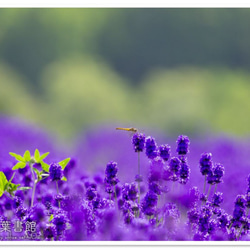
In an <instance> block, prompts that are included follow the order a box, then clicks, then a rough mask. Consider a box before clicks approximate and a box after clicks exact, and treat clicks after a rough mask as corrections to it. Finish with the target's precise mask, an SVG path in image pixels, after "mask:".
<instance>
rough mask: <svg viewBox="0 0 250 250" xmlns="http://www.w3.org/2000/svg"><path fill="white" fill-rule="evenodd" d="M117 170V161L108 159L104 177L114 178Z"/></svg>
mask: <svg viewBox="0 0 250 250" xmlns="http://www.w3.org/2000/svg"><path fill="white" fill-rule="evenodd" d="M117 172H118V167H117V163H116V162H114V161H110V162H109V163H108V164H107V166H106V171H105V174H106V177H107V178H108V179H112V178H115V177H116V174H117Z"/></svg>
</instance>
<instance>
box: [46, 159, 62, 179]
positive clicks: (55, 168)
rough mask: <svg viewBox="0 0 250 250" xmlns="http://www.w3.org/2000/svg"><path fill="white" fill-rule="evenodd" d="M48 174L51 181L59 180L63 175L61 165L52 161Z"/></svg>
mask: <svg viewBox="0 0 250 250" xmlns="http://www.w3.org/2000/svg"><path fill="white" fill-rule="evenodd" d="M49 175H50V178H51V180H52V181H59V180H61V179H62V177H63V170H62V167H61V166H60V165H59V164H57V163H52V164H51V165H50V168H49Z"/></svg>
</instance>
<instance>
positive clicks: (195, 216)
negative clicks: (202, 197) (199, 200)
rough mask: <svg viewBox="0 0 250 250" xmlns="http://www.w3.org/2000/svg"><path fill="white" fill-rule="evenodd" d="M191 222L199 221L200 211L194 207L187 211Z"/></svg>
mask: <svg viewBox="0 0 250 250" xmlns="http://www.w3.org/2000/svg"><path fill="white" fill-rule="evenodd" d="M187 216H188V220H189V223H198V221H199V211H198V210H197V209H196V208H193V209H191V210H189V211H188V212H187Z"/></svg>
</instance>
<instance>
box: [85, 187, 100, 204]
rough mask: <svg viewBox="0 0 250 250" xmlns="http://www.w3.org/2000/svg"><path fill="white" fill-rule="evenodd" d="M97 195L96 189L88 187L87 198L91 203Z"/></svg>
mask: <svg viewBox="0 0 250 250" xmlns="http://www.w3.org/2000/svg"><path fill="white" fill-rule="evenodd" d="M96 195H97V192H96V190H95V188H92V187H88V189H87V191H86V197H87V199H88V200H89V201H92V200H93V199H94V198H95V197H96Z"/></svg>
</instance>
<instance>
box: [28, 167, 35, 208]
mask: <svg viewBox="0 0 250 250" xmlns="http://www.w3.org/2000/svg"><path fill="white" fill-rule="evenodd" d="M29 166H30V170H31V174H32V178H33V182H34V184H33V190H32V198H31V205H30V207H33V204H34V199H35V191H36V184H37V180H36V177H35V174H34V171H33V169H32V165H31V164H30V163H29Z"/></svg>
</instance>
